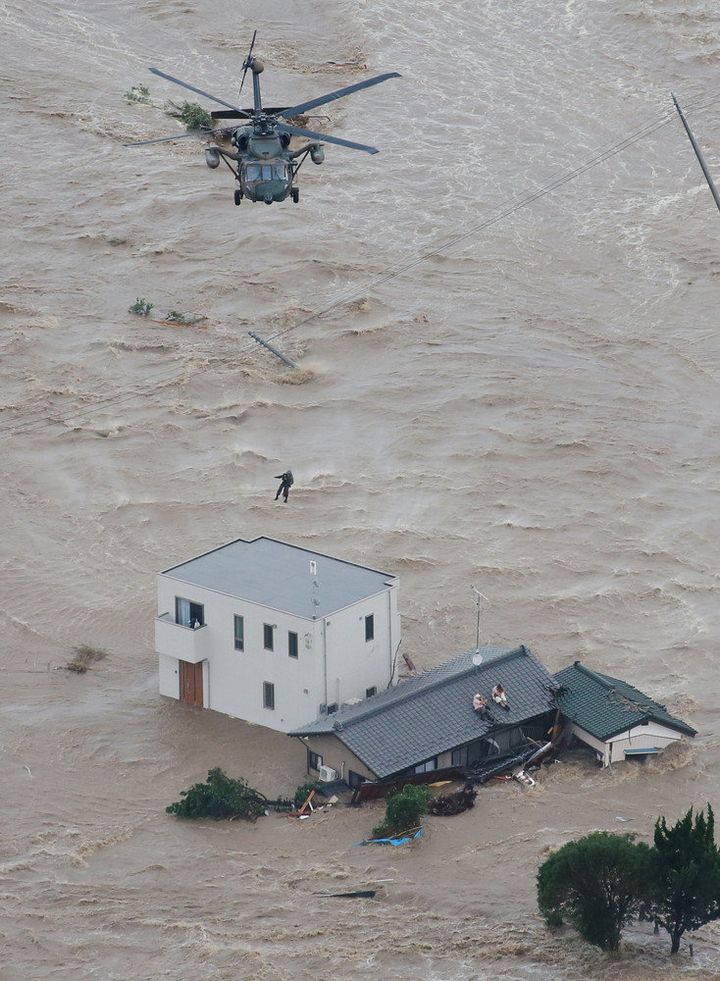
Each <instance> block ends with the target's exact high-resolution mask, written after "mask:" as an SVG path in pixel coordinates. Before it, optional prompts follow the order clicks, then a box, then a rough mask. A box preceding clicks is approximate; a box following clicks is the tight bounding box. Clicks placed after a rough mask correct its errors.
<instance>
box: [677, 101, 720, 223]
mask: <svg viewBox="0 0 720 981" xmlns="http://www.w3.org/2000/svg"><path fill="white" fill-rule="evenodd" d="M670 95H671V96H672V100H673V102H674V103H675V108H676V109H677V111H678V116H679V117H680V119H681V121H682V124H683V126H684V127H685V132H686V133H687V135H688V139H689V140H690V144H691V146H692V148H693V150H694V151H695V156H696V157H697V158H698V163H699V164H700V166H701V168H702V172H703V174H704V175H705V180H706V181H707V183H708V187H709V188H710V193H711V194H712V196H713V198H714V199H715V204H716V205H717V206H718V211H720V194H718V189H717V188H716V187H715V182H714V181H713V179H712V177H711V175H710V171H709V170H708V166H707V164H706V163H705V158H704V157H703V155H702V150H701V149H700V147H699V146H698V144H697V140H696V139H695V137H694V135H693V131H692V130H691V129H690V125H689V123H688V121H687V119H686V118H685V113H684V112H683V111H682V107H681V106H680V103H679V102H678V100H677V99H676V97H675V93H674V92H671V93H670Z"/></svg>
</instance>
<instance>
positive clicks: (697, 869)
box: [650, 804, 720, 954]
mask: <svg viewBox="0 0 720 981" xmlns="http://www.w3.org/2000/svg"><path fill="white" fill-rule="evenodd" d="M653 871H654V901H653V904H652V907H651V912H650V918H651V919H653V920H655V922H656V923H658V924H659V925H660V926H661V927H663V928H664V929H665V930H667V932H668V933H669V934H670V939H671V942H672V946H671V948H670V951H671V953H673V954H676V953H677V952H678V950H679V949H680V939H681V937H682V935H683V934H684V933H685V931H686V930H697V929H698V927H701V926H703V925H704V924H705V923H709V922H710V920H717V919H718V918H720V853H719V852H718V848H717V845H716V844H715V815H714V814H713V809H712V807H711V806H710V804H708V813H707V818H706V817H705V814H704V812H703V811H700V813H699V814H696V815H695V816H694V818H693V809H692V807H691V808H690V810H689V811H688V812H687V814H686V815H685V816H684V817H682V818H680V820H679V821H678V822H677V823H676V824H674V825H673V826H672V827H670V828H669V827H668V826H667V822H666V820H665V818H664V817H660V818H658V820H657V821H656V822H655V847H654V849H653Z"/></svg>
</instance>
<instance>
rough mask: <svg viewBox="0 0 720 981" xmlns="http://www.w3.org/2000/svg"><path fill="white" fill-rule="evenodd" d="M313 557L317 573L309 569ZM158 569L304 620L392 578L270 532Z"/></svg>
mask: <svg viewBox="0 0 720 981" xmlns="http://www.w3.org/2000/svg"><path fill="white" fill-rule="evenodd" d="M313 561H314V562H315V564H316V567H317V575H314V574H311V571H310V568H311V567H310V563H311V562H313ZM162 575H164V576H169V577H170V578H172V579H178V580H180V581H181V582H185V583H189V584H190V585H193V586H202V587H204V588H205V589H212V590H214V591H216V592H218V593H224V594H225V595H227V596H233V597H235V598H236V599H243V600H249V601H250V602H251V603H260V604H261V605H262V606H268V607H270V608H271V609H273V610H282V611H284V612H285V613H293V614H295V615H296V616H300V617H306V618H307V619H308V620H311V619H314V618H318V617H325V616H329V614H331V613H335V612H336V611H337V610H342V609H344V608H345V607H346V606H351V605H352V604H353V603H357V602H359V601H360V600H364V599H367V598H368V597H369V596H375V595H376V594H377V593H381V592H383V590H385V589H387V588H388V586H389V585H391V584H392V583H393V582H394V581H395V577H394V576H392V575H390V574H389V573H387V572H379V571H378V570H377V569H369V568H367V567H366V566H362V565H356V564H355V563H354V562H345V561H344V560H343V559H335V558H333V557H332V556H330V555H323V554H322V553H321V552H313V551H311V550H310V549H307V548H300V547H299V546H297V545H290V544H288V542H281V541H278V540H277V539H275V538H254V539H252V540H251V541H244V540H243V539H241V538H239V539H237V541H234V542H228V543H227V545H221V546H220V548H216V549H213V550H212V551H211V552H206V553H205V554H204V555H198V556H197V557H196V558H194V559H189V560H188V561H187V562H182V563H181V564H180V565H176V566H173V567H172V568H171V569H165V571H164V572H163V573H162ZM315 581H317V584H318V585H317V587H316V586H315V585H314V582H315ZM190 598H191V597H190Z"/></svg>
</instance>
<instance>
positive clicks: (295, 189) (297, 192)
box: [290, 187, 300, 204]
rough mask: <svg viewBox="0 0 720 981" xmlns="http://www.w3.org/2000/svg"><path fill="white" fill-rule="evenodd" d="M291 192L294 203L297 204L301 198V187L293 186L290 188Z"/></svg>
mask: <svg viewBox="0 0 720 981" xmlns="http://www.w3.org/2000/svg"><path fill="white" fill-rule="evenodd" d="M290 194H291V196H292V199H293V204H297V203H298V201H299V200H300V188H299V187H293V188H292V189H291V190H290Z"/></svg>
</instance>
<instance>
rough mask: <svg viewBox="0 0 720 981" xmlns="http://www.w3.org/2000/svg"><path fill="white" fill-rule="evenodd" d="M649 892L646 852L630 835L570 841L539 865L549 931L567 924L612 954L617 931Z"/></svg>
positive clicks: (541, 899) (541, 898)
mask: <svg viewBox="0 0 720 981" xmlns="http://www.w3.org/2000/svg"><path fill="white" fill-rule="evenodd" d="M651 890H652V869H651V854H650V848H649V847H648V846H647V845H645V844H641V843H640V844H636V843H634V842H633V840H632V836H631V835H614V834H610V833H609V832H607V831H596V832H594V833H593V834H590V835H587V836H586V837H585V838H579V839H578V840H577V841H570V842H568V843H567V845H563V847H562V848H561V849H559V851H557V852H555V854H554V855H551V856H550V858H548V859H547V860H546V861H545V862H543V864H542V865H541V866H540V870H539V872H538V876H537V891H538V906H539V908H540V912H541V913H542V915H543V916H544V918H545V922H546V923H547V925H548V926H560V925H561V924H562V922H563V920H564V919H568V920H570V922H571V923H573V924H574V926H575V927H576V928H577V930H578V931H579V933H580V934H581V936H582V937H584V938H585V940H587V941H589V942H590V943H592V944H595V945H596V946H597V947H600V948H601V949H602V950H617V948H618V946H619V944H620V936H621V933H622V928H623V927H624V926H626V925H627V924H628V923H630V922H631V921H632V920H634V919H636V918H637V917H638V916H639V915H640V913H641V912H642V911H643V909H644V908H645V907H646V905H647V902H648V898H649V896H650V895H651Z"/></svg>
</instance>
